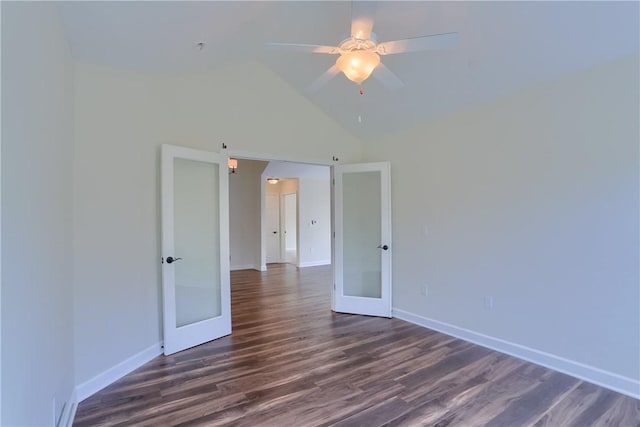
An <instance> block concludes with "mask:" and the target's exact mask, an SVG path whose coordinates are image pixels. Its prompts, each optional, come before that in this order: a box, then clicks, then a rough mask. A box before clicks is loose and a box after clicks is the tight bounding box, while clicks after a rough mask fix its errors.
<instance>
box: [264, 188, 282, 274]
mask: <svg viewBox="0 0 640 427" xmlns="http://www.w3.org/2000/svg"><path fill="white" fill-rule="evenodd" d="M265 209H266V210H267V230H266V233H267V236H266V240H267V263H270V262H280V261H281V259H280V195H279V194H267V195H266V203H265Z"/></svg>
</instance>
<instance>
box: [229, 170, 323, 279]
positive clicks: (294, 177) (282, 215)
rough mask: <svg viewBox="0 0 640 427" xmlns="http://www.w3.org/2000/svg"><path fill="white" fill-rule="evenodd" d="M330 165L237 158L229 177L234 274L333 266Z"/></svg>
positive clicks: (231, 257) (231, 258)
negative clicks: (289, 266) (284, 267)
mask: <svg viewBox="0 0 640 427" xmlns="http://www.w3.org/2000/svg"><path fill="white" fill-rule="evenodd" d="M330 176H331V171H330V166H327V165H313V164H305V163H296V162H289V161H276V160H273V161H264V160H253V159H241V158H240V159H238V166H237V169H236V172H235V173H232V174H230V175H229V231H230V234H229V241H230V267H231V270H246V269H253V270H259V271H266V270H267V268H268V265H269V264H282V263H287V264H292V265H294V266H296V267H298V268H305V267H312V266H320V265H331V263H332V262H331V259H332V237H331V232H332V226H331V179H330Z"/></svg>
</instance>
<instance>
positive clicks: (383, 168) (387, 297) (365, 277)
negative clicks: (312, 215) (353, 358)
mask: <svg viewBox="0 0 640 427" xmlns="http://www.w3.org/2000/svg"><path fill="white" fill-rule="evenodd" d="M333 173H334V180H335V185H334V226H335V252H334V256H335V264H334V283H335V289H334V310H335V311H338V312H342V313H353V314H365V315H371V316H383V317H391V194H390V191H391V189H390V182H389V178H390V176H389V175H390V164H389V162H379V163H362V164H351V165H338V166H334V168H333Z"/></svg>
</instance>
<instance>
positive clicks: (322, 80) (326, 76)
mask: <svg viewBox="0 0 640 427" xmlns="http://www.w3.org/2000/svg"><path fill="white" fill-rule="evenodd" d="M339 72H340V70H339V69H338V66H337V65H336V64H333V66H332V67H331V68H329V69H328V70H327V71H325V72H324V73H322V75H321V76H320V77H318V78H317V79H316V80H315V81H314V82H313V83H311V85H310V86H309V87H308V88H307V89H306V90H305V92H307V93H314V92H317V91H318V89H320V88H321V87H322V86H324V85H325V84H326V83H327V82H328V81H329V80H331V79H332V78H334V77H335V76H336V75H337V74H338V73H339Z"/></svg>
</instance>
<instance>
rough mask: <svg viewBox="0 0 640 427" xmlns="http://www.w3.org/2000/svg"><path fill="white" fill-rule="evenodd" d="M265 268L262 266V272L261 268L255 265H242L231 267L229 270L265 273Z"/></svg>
mask: <svg viewBox="0 0 640 427" xmlns="http://www.w3.org/2000/svg"><path fill="white" fill-rule="evenodd" d="M266 269H267V266H266V265H265V266H264V270H262V268H261V266H259V265H255V264H243V265H232V266H231V268H230V270H231V271H236V270H258V271H266Z"/></svg>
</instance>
